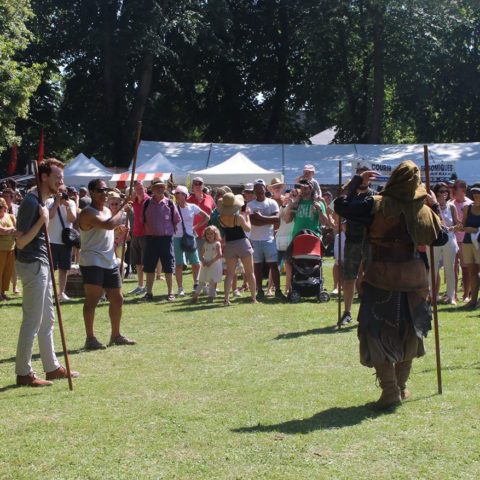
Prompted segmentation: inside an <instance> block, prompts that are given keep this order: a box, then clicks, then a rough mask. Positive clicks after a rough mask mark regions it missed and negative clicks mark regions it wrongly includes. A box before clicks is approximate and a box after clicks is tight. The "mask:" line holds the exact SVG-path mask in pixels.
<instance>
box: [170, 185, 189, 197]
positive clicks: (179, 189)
mask: <svg viewBox="0 0 480 480" xmlns="http://www.w3.org/2000/svg"><path fill="white" fill-rule="evenodd" d="M173 193H183V194H184V195H186V196H188V188H187V187H185V186H183V185H178V186H177V188H176V189H175V191H174V192H173Z"/></svg>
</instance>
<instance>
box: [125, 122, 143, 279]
mask: <svg viewBox="0 0 480 480" xmlns="http://www.w3.org/2000/svg"><path fill="white" fill-rule="evenodd" d="M141 132H142V122H141V121H139V122H138V124H137V140H136V142H135V153H134V155H133V165H132V175H131V177H130V188H129V189H128V196H127V200H130V197H131V196H132V190H133V182H134V181H135V168H136V166H137V153H138V146H139V145H140V133H141ZM129 221H130V213H127V218H126V219H125V227H126V230H125V235H124V237H123V241H122V258H121V259H122V261H121V262H120V278H122V279H123V263H124V260H125V245H126V241H127V235H128V223H129Z"/></svg>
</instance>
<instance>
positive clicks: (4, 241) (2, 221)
mask: <svg viewBox="0 0 480 480" xmlns="http://www.w3.org/2000/svg"><path fill="white" fill-rule="evenodd" d="M14 225H15V224H14V223H13V218H12V216H11V215H10V214H9V213H6V214H5V215H4V216H3V217H2V218H0V227H3V228H8V227H13V226H14ZM14 248H15V236H14V235H12V234H7V235H1V234H0V250H2V251H10V250H13V249H14Z"/></svg>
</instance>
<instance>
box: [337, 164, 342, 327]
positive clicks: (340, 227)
mask: <svg viewBox="0 0 480 480" xmlns="http://www.w3.org/2000/svg"><path fill="white" fill-rule="evenodd" d="M341 188H342V161H341V160H339V161H338V191H339V192H340V190H341ZM342 279H343V273H342V217H340V215H339V216H338V315H337V325H340V321H341V319H342Z"/></svg>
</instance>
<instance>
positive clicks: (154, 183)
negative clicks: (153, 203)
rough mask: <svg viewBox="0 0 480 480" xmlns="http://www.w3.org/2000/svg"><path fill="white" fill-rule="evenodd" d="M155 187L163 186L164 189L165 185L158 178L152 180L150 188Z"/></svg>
mask: <svg viewBox="0 0 480 480" xmlns="http://www.w3.org/2000/svg"><path fill="white" fill-rule="evenodd" d="M155 185H163V186H164V187H165V186H166V185H167V184H166V183H165V182H164V181H163V180H162V179H161V178H160V177H156V178H154V179H153V180H152V183H151V184H150V186H151V187H153V186H155Z"/></svg>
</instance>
